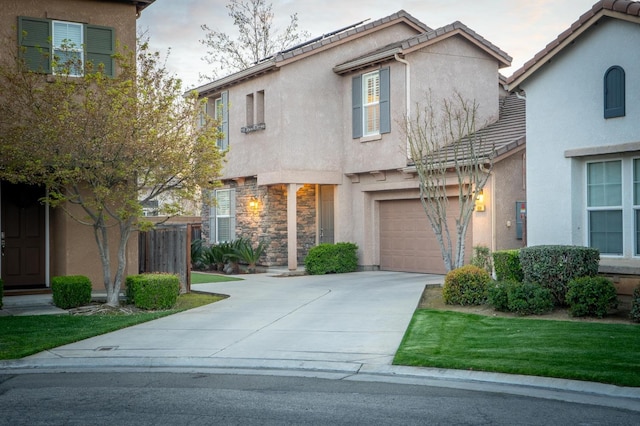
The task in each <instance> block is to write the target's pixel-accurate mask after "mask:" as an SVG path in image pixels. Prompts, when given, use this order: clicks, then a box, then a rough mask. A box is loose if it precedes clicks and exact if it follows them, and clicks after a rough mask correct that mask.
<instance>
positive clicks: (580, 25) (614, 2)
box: [507, 0, 640, 89]
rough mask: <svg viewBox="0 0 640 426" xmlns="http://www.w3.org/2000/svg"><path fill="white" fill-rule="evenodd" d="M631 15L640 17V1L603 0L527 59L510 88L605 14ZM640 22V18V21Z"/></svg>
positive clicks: (514, 75)
mask: <svg viewBox="0 0 640 426" xmlns="http://www.w3.org/2000/svg"><path fill="white" fill-rule="evenodd" d="M620 15H622V16H624V15H627V16H631V17H634V18H635V17H638V18H640V2H638V1H629V0H601V1H599V2H597V3H596V4H594V5H593V7H592V8H591V9H590V10H589V11H587V12H586V13H584V14H583V15H582V16H580V18H579V19H578V20H577V21H576V22H574V23H573V24H572V25H571V26H570V27H569V28H568V29H566V30H565V31H563V32H562V33H561V34H560V35H558V37H556V39H555V40H553V41H552V42H551V43H549V44H547V46H546V47H545V48H544V49H542V50H541V51H540V52H538V53H537V54H536V55H535V56H534V57H533V58H532V59H531V60H529V61H527V62H526V63H525V64H524V65H523V66H522V67H521V68H520V69H518V70H517V71H515V72H514V73H513V75H512V76H511V77H509V78H508V79H507V84H508V85H509V88H510V89H515V88H516V87H517V86H518V85H519V84H520V83H522V82H523V81H524V80H525V79H526V78H528V77H529V75H531V74H532V73H533V72H535V71H536V70H537V69H538V68H539V67H541V66H542V65H544V64H545V63H546V62H548V61H549V60H550V59H551V58H552V57H553V56H555V55H556V54H557V53H558V52H560V51H561V50H562V49H563V48H564V47H565V46H566V45H567V44H568V43H570V42H571V41H573V40H574V39H575V38H576V37H577V36H578V35H580V34H581V33H582V32H584V31H585V30H586V29H587V28H589V27H590V26H591V25H593V24H594V23H596V22H598V21H599V20H600V18H602V17H603V16H613V17H616V16H620ZM638 22H640V20H639V21H638Z"/></svg>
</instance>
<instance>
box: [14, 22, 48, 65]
mask: <svg viewBox="0 0 640 426" xmlns="http://www.w3.org/2000/svg"><path fill="white" fill-rule="evenodd" d="M18 40H19V46H20V56H21V57H22V58H23V59H24V61H25V64H26V66H27V68H28V69H29V70H31V71H37V72H43V73H48V74H49V73H51V21H50V20H48V19H37V18H27V17H24V16H19V17H18Z"/></svg>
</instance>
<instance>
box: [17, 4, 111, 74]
mask: <svg viewBox="0 0 640 426" xmlns="http://www.w3.org/2000/svg"><path fill="white" fill-rule="evenodd" d="M18 31H19V38H20V41H19V47H20V49H21V50H20V52H21V55H22V58H23V59H24V61H25V63H26V66H27V67H28V68H29V69H30V70H31V71H36V72H42V73H47V74H51V73H57V74H63V73H64V74H69V75H73V76H80V75H82V74H83V73H84V70H85V69H86V66H88V65H90V66H91V67H92V70H93V71H96V70H98V69H99V68H101V69H102V72H104V73H105V74H106V75H109V76H113V75H114V68H115V66H114V60H113V54H114V53H115V30H114V29H113V28H110V27H102V26H98V25H89V24H81V23H77V22H66V21H59V20H55V21H54V20H51V19H40V18H30V17H25V16H20V17H18Z"/></svg>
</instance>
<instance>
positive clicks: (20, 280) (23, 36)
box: [0, 0, 154, 290]
mask: <svg viewBox="0 0 640 426" xmlns="http://www.w3.org/2000/svg"><path fill="white" fill-rule="evenodd" d="M153 1H154V0H131V1H125V0H111V1H104V0H21V1H3V2H2V8H1V9H0V27H1V28H2V29H3V30H2V31H3V33H2V37H3V38H7V37H8V38H9V41H10V43H11V45H12V46H14V47H15V49H16V50H15V51H14V52H7V51H0V55H15V54H16V53H17V52H18V49H20V51H21V54H22V55H24V58H25V60H26V63H27V64H28V66H29V67H31V68H32V69H33V70H34V71H37V72H41V73H43V74H55V69H52V64H51V59H52V57H53V56H54V55H57V54H58V55H59V54H62V53H61V52H62V51H64V55H74V59H77V60H80V61H81V62H82V63H85V61H92V62H93V63H94V64H95V65H97V64H104V72H105V73H107V74H111V75H112V74H113V73H116V72H117V69H115V65H114V60H113V57H112V55H113V54H114V53H115V49H116V42H117V41H119V42H120V43H122V44H123V45H125V46H129V47H131V48H133V47H135V45H136V19H137V17H138V16H139V15H140V13H141V12H142V10H143V9H144V8H146V7H147V6H149V5H150V4H151V3H153ZM64 43H69V45H72V47H73V48H72V49H68V48H65V46H63V44H64ZM3 46H4V45H3ZM5 57H6V56H5ZM1 96H2V94H1V93H0V97H1ZM44 191H45V189H44V188H40V187H36V186H29V185H23V184H11V183H9V182H1V185H0V203H1V209H0V228H1V232H2V264H1V266H0V276H1V277H2V279H3V281H4V286H5V289H6V290H15V289H24V288H44V287H47V286H48V285H49V281H50V277H51V276H55V275H73V274H82V275H87V276H89V277H90V278H91V280H92V282H93V283H94V287H95V288H98V289H100V288H104V287H103V282H102V271H101V263H100V257H99V255H98V250H97V246H96V242H95V239H94V235H93V230H92V229H91V228H90V227H88V226H85V225H81V224H79V223H77V222H75V221H74V220H73V219H71V218H70V217H69V216H68V215H66V214H65V212H64V211H62V210H53V209H49V207H48V206H46V205H44V204H42V203H41V202H40V201H39V199H40V198H41V197H42V196H43V195H44ZM129 248H130V249H129V256H128V258H129V263H128V270H129V272H130V273H137V267H138V262H137V246H136V244H135V241H134V242H133V243H132V244H129Z"/></svg>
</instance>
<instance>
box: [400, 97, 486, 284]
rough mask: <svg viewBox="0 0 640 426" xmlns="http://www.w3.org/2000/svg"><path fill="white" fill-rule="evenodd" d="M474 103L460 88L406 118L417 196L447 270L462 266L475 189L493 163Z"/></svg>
mask: <svg viewBox="0 0 640 426" xmlns="http://www.w3.org/2000/svg"><path fill="white" fill-rule="evenodd" d="M477 112H478V104H477V103H476V102H475V101H473V102H472V101H468V100H466V99H465V98H464V97H463V96H461V95H460V94H459V93H456V94H455V95H454V96H453V97H452V98H451V99H444V100H443V101H442V103H441V108H436V107H435V106H434V103H433V101H432V98H431V96H430V95H429V97H428V99H427V104H426V106H425V107H423V108H422V109H418V112H417V113H416V114H415V116H414V117H412V118H408V119H407V120H406V121H405V133H406V136H407V145H408V146H407V151H408V152H407V154H408V155H409V157H410V159H411V161H412V162H413V165H414V166H415V170H416V173H417V175H418V179H419V187H420V200H421V201H422V206H423V208H424V211H425V213H426V215H427V218H428V219H429V223H430V224H431V228H432V229H433V232H434V233H435V235H436V239H437V240H438V244H439V245H440V250H441V252H442V258H443V261H444V266H445V269H446V270H447V271H451V270H452V269H455V268H459V267H461V266H463V265H464V253H465V237H466V234H467V230H468V228H469V223H470V221H471V217H472V214H473V210H474V207H475V202H476V200H477V198H478V194H479V193H480V191H482V189H483V188H484V186H485V184H486V183H487V180H488V179H489V175H490V172H491V169H492V167H493V155H494V154H493V153H494V150H493V148H492V147H491V146H488V144H487V143H485V141H484V140H483V139H482V136H481V133H478V131H477V130H478V129H477V128H476V126H477ZM454 189H455V190H457V196H458V199H459V204H458V211H457V212H456V213H455V216H453V217H455V229H453V230H452V229H449V224H448V223H447V218H448V216H451V215H450V214H449V213H450V212H449V207H450V204H449V196H451V195H452V190H454Z"/></svg>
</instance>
